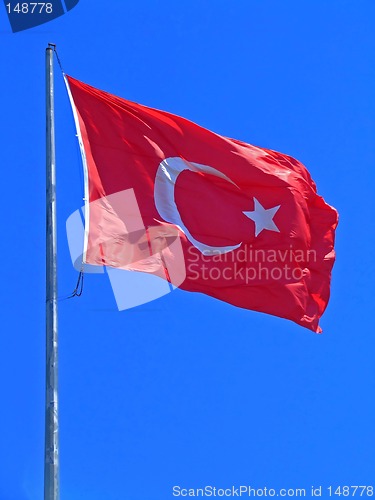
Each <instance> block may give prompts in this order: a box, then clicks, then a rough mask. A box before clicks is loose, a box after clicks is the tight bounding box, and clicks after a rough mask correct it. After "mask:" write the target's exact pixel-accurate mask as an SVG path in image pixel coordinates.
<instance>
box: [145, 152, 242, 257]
mask: <svg viewBox="0 0 375 500" xmlns="http://www.w3.org/2000/svg"><path fill="white" fill-rule="evenodd" d="M184 170H190V171H191V172H203V173H206V174H211V175H215V176H216V177H220V178H221V179H225V180H226V181H228V182H230V183H231V184H233V185H234V186H236V187H238V186H237V184H235V183H234V182H233V181H232V180H231V179H229V177H227V176H226V175H224V174H223V173H222V172H220V171H219V170H216V169H215V168H212V167H209V166H208V165H201V164H200V163H193V162H189V161H187V160H183V159H182V158H179V157H172V158H166V159H165V160H163V161H162V162H161V163H160V164H159V167H158V170H157V172H156V178H155V187H154V198H155V205H156V208H157V211H158V212H159V214H160V215H161V217H162V218H163V219H164V220H165V221H166V222H170V223H171V224H175V225H176V226H178V227H179V229H180V230H181V231H182V232H183V233H184V234H185V235H186V237H187V239H188V240H189V241H190V243H192V244H193V245H194V246H195V247H196V248H197V249H198V250H199V251H200V252H201V253H202V254H204V255H217V254H222V253H228V252H232V251H233V250H236V249H237V248H239V247H240V246H241V244H242V243H239V244H238V245H233V246H226V247H213V246H210V245H206V244H205V243H202V242H200V241H198V240H196V239H195V238H194V237H193V236H192V235H191V234H190V232H189V230H188V228H187V227H186V226H185V225H184V223H183V222H182V219H181V215H180V213H179V211H178V208H177V205H176V202H175V197H174V189H175V185H176V181H177V178H178V176H179V175H180V173H181V172H183V171H184Z"/></svg>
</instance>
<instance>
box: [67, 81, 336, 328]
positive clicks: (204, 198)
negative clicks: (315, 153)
mask: <svg viewBox="0 0 375 500" xmlns="http://www.w3.org/2000/svg"><path fill="white" fill-rule="evenodd" d="M66 78H67V83H68V91H69V93H70V97H71V102H72V107H73V113H74V114H75V118H76V123H77V128H78V135H79V137H80V142H81V150H82V155H83V160H84V165H85V184H86V195H85V196H86V237H85V249H84V250H85V251H84V259H85V262H86V263H88V264H96V265H105V266H111V267H119V268H123V269H133V270H138V271H145V272H151V273H154V274H157V275H158V276H161V277H162V278H165V279H168V280H170V281H172V283H174V281H176V282H178V281H181V276H182V277H183V280H182V282H178V283H175V284H177V285H178V286H179V288H181V289H183V290H187V291H193V292H202V293H204V294H207V295H210V296H212V297H215V298H217V299H220V300H222V301H225V302H228V303H230V304H233V305H236V306H239V307H242V308H246V309H251V310H255V311H260V312H263V313H268V314H272V315H275V316H279V317H282V318H287V319H290V320H292V321H294V322H296V323H298V324H300V325H302V326H304V327H306V328H309V329H310V330H313V331H315V332H317V333H319V332H321V329H320V327H319V318H320V317H321V316H322V314H323V312H324V310H325V308H326V306H327V303H328V300H329V295H330V281H331V270H332V266H333V263H334V260H335V253H334V235H335V228H336V226H337V221H338V214H337V212H336V210H335V209H334V208H333V207H331V206H330V205H328V204H327V203H326V202H325V201H324V200H323V198H322V197H320V196H319V195H318V194H317V190H316V186H315V184H314V182H313V180H312V179H311V176H310V174H309V172H308V171H307V169H306V168H305V167H304V166H303V165H302V164H301V163H300V162H299V161H297V160H295V159H294V158H292V157H290V156H287V155H285V154H281V153H278V152H275V151H272V150H269V149H264V148H260V147H256V146H252V145H250V144H246V143H244V142H241V141H238V140H234V139H230V138H227V137H223V136H221V135H218V134H216V133H214V132H211V131H209V130H207V129H205V128H202V127H200V126H198V125H196V124H195V123H193V122H191V121H188V120H186V119H184V118H181V117H179V116H176V115H173V114H171V113H167V112H165V111H159V110H156V109H153V108H149V107H146V106H143V105H140V104H137V103H134V102H131V101H127V100H125V99H122V98H119V97H116V96H114V95H111V94H109V93H107V92H104V91H101V90H98V89H96V88H94V87H91V86H89V85H87V84H85V83H83V82H80V81H78V80H76V79H74V78H72V77H69V76H68V77H66ZM129 190H131V191H132V192H133V194H134V199H135V200H136V208H134V206H132V207H131V206H129V204H127V206H126V207H124V206H122V204H121V201H119V200H121V197H118V196H117V197H116V195H117V194H118V193H126V192H129ZM113 200H114V201H113ZM116 200H117V201H116ZM130 205H132V204H130ZM139 214H140V215H141V222H142V223H141V224H139ZM135 221H138V222H137V223H135ZM133 226H134V227H133ZM132 227H133V229H132ZM176 239H178V240H179V242H180V244H181V247H182V253H181V254H182V256H183V258H182V260H181V258H180V257H179V258H178V259H177V258H176V255H177V254H176V252H174V250H173V242H174V243H176ZM155 241H157V242H158V244H159V250H160V248H163V249H164V250H165V251H163V252H160V251H159V252H158V251H156V250H155V248H156V247H157V245H156V246H155ZM130 244H131V245H133V247H134V248H136V250H134V248H133V250H132V252H130V253H131V257H129V245H130ZM160 245H161V246H160ZM175 248H177V247H175ZM150 249H151V250H150ZM155 256H156V257H155ZM153 258H154V260H152V259H153ZM150 259H151V260H150ZM155 259H156V260H155ZM176 259H177V260H178V262H177V263H176ZM166 261H167V263H166ZM168 263H169V264H170V263H174V268H173V266H172V267H171V266H170V265H169V264H168ZM182 267H183V269H182ZM176 268H177V269H176ZM170 269H172V272H169V270H170ZM179 271H180V272H179ZM171 275H173V276H172V277H171ZM174 276H176V278H174Z"/></svg>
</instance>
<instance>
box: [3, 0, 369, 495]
mask: <svg viewBox="0 0 375 500" xmlns="http://www.w3.org/2000/svg"><path fill="white" fill-rule="evenodd" d="M374 13H375V6H374V4H373V2H371V1H364V0H360V1H357V2H355V1H354V0H352V1H343V0H340V1H338V0H332V1H330V2H325V1H321V0H320V1H316V2H297V1H292V0H287V1H285V2H278V1H275V0H273V1H272V0H265V1H263V2H257V1H253V0H248V1H245V0H243V1H240V0H238V1H235V2H231V3H230V2H224V1H221V0H219V1H215V2H214V1H206V2H198V1H189V2H186V1H182V2H171V1H169V0H166V1H162V2H157V1H151V0H149V1H140V2H133V3H130V2H125V1H123V0H121V1H120V0H117V1H107V2H99V1H96V0H92V1H90V2H88V1H85V0H81V1H80V2H79V4H78V5H77V7H75V8H74V9H72V10H71V11H70V12H69V13H67V14H66V15H64V16H62V17H61V18H58V19H56V20H54V21H52V22H50V23H48V24H45V25H42V26H39V27H37V28H34V29H31V30H29V31H25V32H20V33H17V34H13V33H12V32H11V30H10V27H9V24H8V20H7V17H6V12H5V9H2V10H1V9H0V25H1V28H0V37H1V39H2V43H1V44H0V61H1V65H2V68H3V72H2V78H1V83H0V85H1V94H2V129H1V145H2V147H1V165H2V181H3V189H2V197H3V217H2V234H3V238H2V242H3V243H2V245H3V272H2V276H3V286H2V289H1V292H0V293H1V310H2V334H1V336H0V376H1V394H2V411H1V413H0V426H1V431H2V432H1V446H0V500H37V499H40V498H42V491H43V445H44V335H45V334H44V304H45V295H44V293H45V292H44V279H45V278H44V272H45V271H44V260H45V257H44V255H45V254H44V238H45V237H44V234H45V207H44V196H45V194H44V193H45V188H44V186H45V145H44V141H45V122H44V120H45V117H44V115H45V109H44V57H45V54H44V53H45V48H46V46H47V44H48V42H53V43H56V44H57V48H58V52H59V55H60V58H61V60H62V63H63V66H64V70H65V71H66V72H67V73H68V74H70V75H72V76H73V77H75V78H78V79H80V80H83V81H85V82H87V83H89V84H91V85H94V86H96V87H99V88H102V89H104V90H107V91H109V92H111V93H114V94H117V95H120V96H122V97H125V98H127V99H130V100H134V101H137V102H140V103H143V104H146V105H148V106H152V107H156V108H160V109H164V110H166V111H169V112H172V113H175V114H178V115H182V116H185V117H186V118H189V119H190V120H192V121H195V122H197V123H199V124H200V125H202V126H204V127H207V128H209V129H211V130H214V131H215V132H218V133H220V134H223V135H225V136H229V137H235V138H237V139H240V140H242V141H245V142H249V143H252V144H256V145H259V146H263V147H267V148H271V149H275V150H278V151H281V152H283V153H287V154H290V155H292V156H294V157H296V158H298V159H299V160H300V161H302V162H303V163H304V164H305V165H306V166H307V168H308V169H309V171H310V172H311V174H312V176H313V178H314V180H315V181H316V183H317V186H318V191H319V193H320V194H321V195H323V196H324V198H325V199H326V201H327V202H328V203H330V204H331V205H333V206H335V207H336V208H337V209H338V211H339V213H340V224H339V227H338V230H337V244H336V250H337V262H336V265H335V268H334V271H333V280H332V296H331V301H330V304H329V306H328V309H327V311H326V313H325V314H324V316H323V318H322V321H321V325H322V327H323V330H324V333H323V335H320V336H319V335H315V334H313V333H311V332H309V331H308V330H305V329H303V328H301V327H299V326H297V325H295V324H293V323H291V322H289V321H286V320H282V319H279V318H274V317H271V316H266V315H263V314H259V313H255V312H252V311H246V310H242V309H238V308H235V307H233V306H230V305H228V304H225V303H222V302H219V301H217V300H215V299H212V298H210V297H206V296H203V295H200V294H193V293H188V292H182V291H180V290H177V291H175V292H173V293H172V294H169V295H167V296H165V297H163V298H160V299H158V300H157V301H155V302H152V303H149V304H145V305H143V306H140V307H138V308H135V309H132V310H128V311H124V312H118V311H117V308H116V304H115V300H114V297H113V294H112V291H111V288H110V284H109V280H108V277H107V276H103V275H87V276H86V278H85V289H84V293H83V296H82V297H81V298H79V299H78V298H77V299H74V300H68V301H61V302H60V303H59V314H60V331H59V333H60V426H61V428H60V453H61V498H62V500H64V499H67V500H82V499H90V500H123V499H129V500H167V499H168V498H173V496H172V487H173V486H174V485H180V486H181V487H186V488H197V487H204V486H206V485H213V486H216V487H218V488H222V487H230V486H232V485H237V486H239V485H241V484H246V485H251V486H253V487H257V488H263V487H267V488H307V490H308V491H310V489H311V486H312V485H314V486H319V485H322V486H323V487H324V488H326V487H328V486H330V485H332V486H334V487H336V486H339V485H341V486H344V485H369V484H374V482H375V479H374V477H375V476H374V469H375V452H374V450H375V446H374V445H375V431H374V424H373V423H374V421H375V403H374V390H375V368H374V354H375V349H374V337H373V296H372V292H373V279H374V263H373V254H374V222H373V199H374V181H375V179H374V177H375V175H374V171H375V170H374V162H375V150H374V133H375V121H374V117H375V109H374V108H375V97H374V83H375V81H374V80H375V78H374V67H375V66H374V53H375V51H374V49H375V35H374V30H373V24H374ZM56 134H57V172H58V173H57V176H58V181H57V182H58V188H57V191H58V193H57V194H58V224H59V227H58V242H59V295H60V296H62V297H63V296H66V295H67V294H69V293H70V292H71V291H72V290H73V288H74V286H75V282H76V279H77V273H76V271H75V270H74V269H73V267H72V264H71V261H70V256H69V249H68V245H67V239H66V234H65V221H66V219H67V218H68V217H69V215H70V214H71V213H72V212H74V211H75V210H77V209H78V208H80V206H81V204H82V197H83V188H82V173H81V161H80V156H79V150H78V145H77V141H76V137H75V129H74V122H73V118H72V113H71V109H70V105H69V101H68V98H67V94H66V90H65V88H64V83H63V80H62V77H61V74H60V73H59V71H58V67H57V65H56ZM324 491H325V494H323V497H324V496H326V497H327V498H328V496H327V490H324Z"/></svg>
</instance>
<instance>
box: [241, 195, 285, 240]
mask: <svg viewBox="0 0 375 500" xmlns="http://www.w3.org/2000/svg"><path fill="white" fill-rule="evenodd" d="M280 206H281V205H277V207H273V208H267V209H266V208H264V207H263V206H262V205H261V204H260V203H259V201H258V200H257V199H256V198H254V210H253V211H251V212H243V213H244V214H245V215H246V217H249V219H251V220H253V221H254V222H255V236H258V234H259V233H260V232H262V231H263V229H268V230H269V231H276V232H277V233H279V232H280V230H279V228H278V227H277V226H276V224H275V223H274V222H273V218H274V216H275V214H276V212H277V211H278V210H279V208H280Z"/></svg>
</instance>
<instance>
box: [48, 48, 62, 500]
mask: <svg viewBox="0 0 375 500" xmlns="http://www.w3.org/2000/svg"><path fill="white" fill-rule="evenodd" d="M54 49H55V46H54V45H53V44H48V47H47V49H46V133H47V135H46V160H47V162H46V167H47V168H46V217H47V219H46V408H45V411H46V413H45V448H44V500H59V498H60V494H59V421H58V386H57V379H58V377H57V373H58V350H57V347H58V342H57V341H58V335H57V234H56V159H55V109H54V78H53V76H54V75H53V53H54Z"/></svg>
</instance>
